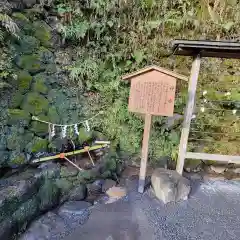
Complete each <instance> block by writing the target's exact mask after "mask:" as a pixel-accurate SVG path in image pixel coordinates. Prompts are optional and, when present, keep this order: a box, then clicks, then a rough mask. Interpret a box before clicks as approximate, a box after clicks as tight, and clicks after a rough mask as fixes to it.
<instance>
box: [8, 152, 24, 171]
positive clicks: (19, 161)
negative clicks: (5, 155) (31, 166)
mask: <svg viewBox="0 0 240 240" xmlns="http://www.w3.org/2000/svg"><path fill="white" fill-rule="evenodd" d="M26 162H27V159H26V157H25V155H24V154H23V153H21V152H19V151H13V152H11V154H10V157H9V161H8V166H9V167H13V168H14V167H18V166H21V165H23V164H24V163H26Z"/></svg>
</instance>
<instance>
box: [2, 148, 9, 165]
mask: <svg viewBox="0 0 240 240" xmlns="http://www.w3.org/2000/svg"><path fill="white" fill-rule="evenodd" d="M8 159H9V152H8V151H1V150H0V168H1V167H5V166H6V165H7V161H8Z"/></svg>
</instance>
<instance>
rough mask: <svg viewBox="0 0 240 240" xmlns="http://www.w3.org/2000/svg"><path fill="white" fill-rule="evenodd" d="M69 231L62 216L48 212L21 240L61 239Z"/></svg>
mask: <svg viewBox="0 0 240 240" xmlns="http://www.w3.org/2000/svg"><path fill="white" fill-rule="evenodd" d="M67 230H69V227H68V225H67V223H66V222H65V221H64V220H63V219H62V218H61V217H60V216H58V215H57V214H55V213H53V212H48V213H46V214H45V215H43V216H42V217H40V218H39V219H38V220H36V221H35V222H33V223H32V224H31V225H30V227H29V229H28V230H27V231H26V232H25V233H24V234H23V236H22V237H21V238H20V240H39V239H46V240H47V239H49V240H50V239H59V238H60V236H61V235H62V233H63V232H66V231H67Z"/></svg>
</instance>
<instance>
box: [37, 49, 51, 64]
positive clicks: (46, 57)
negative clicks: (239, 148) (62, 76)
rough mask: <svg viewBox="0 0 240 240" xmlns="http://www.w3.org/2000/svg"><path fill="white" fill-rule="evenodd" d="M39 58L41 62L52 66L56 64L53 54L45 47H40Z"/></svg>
mask: <svg viewBox="0 0 240 240" xmlns="http://www.w3.org/2000/svg"><path fill="white" fill-rule="evenodd" d="M38 56H39V59H40V61H41V62H43V63H46V64H50V63H54V55H53V53H52V52H51V51H50V50H48V49H47V48H45V47H40V48H39V51H38Z"/></svg>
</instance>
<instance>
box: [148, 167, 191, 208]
mask: <svg viewBox="0 0 240 240" xmlns="http://www.w3.org/2000/svg"><path fill="white" fill-rule="evenodd" d="M151 183H152V187H153V190H154V192H155V194H156V197H157V198H158V199H159V200H161V201H163V202H164V203H168V202H177V201H179V200H186V199H188V194H189V192H190V189H191V188H190V182H189V180H188V179H186V178H184V177H183V176H181V175H179V174H178V173H177V172H176V171H173V170H167V169H162V168H157V169H155V170H154V172H153V174H152V177H151Z"/></svg>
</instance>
